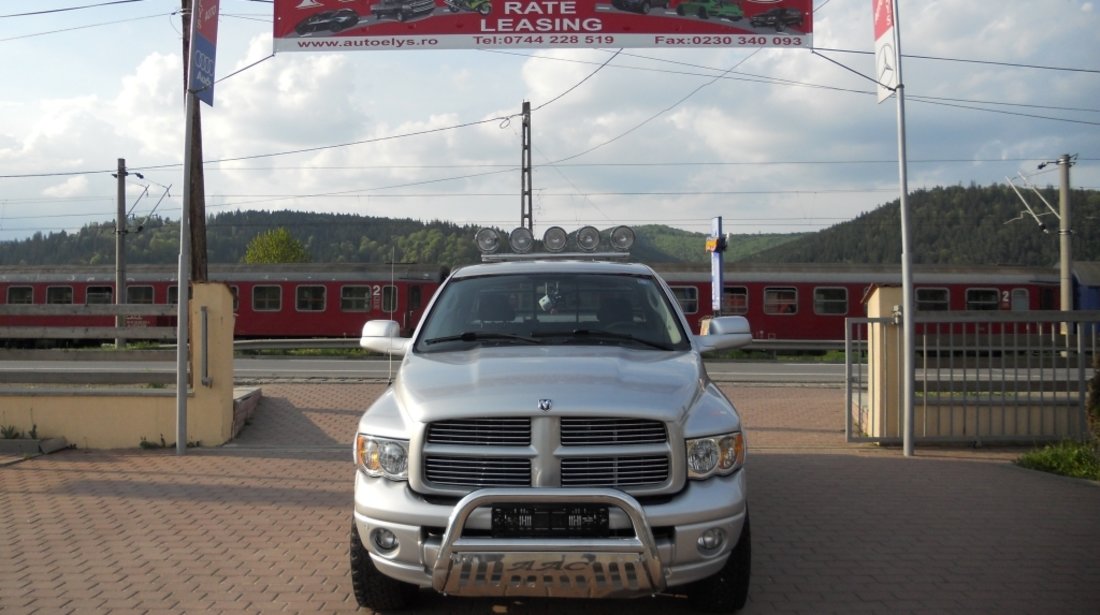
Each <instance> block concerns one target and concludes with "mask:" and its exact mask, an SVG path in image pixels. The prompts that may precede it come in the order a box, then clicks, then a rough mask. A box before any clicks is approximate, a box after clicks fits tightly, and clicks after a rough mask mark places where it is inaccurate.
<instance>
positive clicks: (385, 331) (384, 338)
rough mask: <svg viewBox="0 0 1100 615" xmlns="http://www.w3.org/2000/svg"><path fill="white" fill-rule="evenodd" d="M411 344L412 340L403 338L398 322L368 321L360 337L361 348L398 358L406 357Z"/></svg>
mask: <svg viewBox="0 0 1100 615" xmlns="http://www.w3.org/2000/svg"><path fill="white" fill-rule="evenodd" d="M411 343H412V340H411V339H409V338H407V337H401V325H399V324H397V321H396V320H368V321H367V323H366V324H365V325H363V333H362V335H361V336H360V337H359V346H360V347H362V348H366V349H367V350H373V351H375V352H381V353H383V354H391V355H394V356H397V357H403V356H405V353H406V352H407V351H408V350H409V345H410V344H411Z"/></svg>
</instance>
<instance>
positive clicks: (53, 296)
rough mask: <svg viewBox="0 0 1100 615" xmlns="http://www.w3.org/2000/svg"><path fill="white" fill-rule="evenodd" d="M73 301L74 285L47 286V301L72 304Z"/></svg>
mask: <svg viewBox="0 0 1100 615" xmlns="http://www.w3.org/2000/svg"><path fill="white" fill-rule="evenodd" d="M72 302H73V287H72V286H49V287H47V288H46V303H52V304H65V305H71V304H72Z"/></svg>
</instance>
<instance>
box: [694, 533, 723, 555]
mask: <svg viewBox="0 0 1100 615" xmlns="http://www.w3.org/2000/svg"><path fill="white" fill-rule="evenodd" d="M698 543H699V550H700V551H715V550H717V549H720V548H722V545H724V544H725V543H726V532H725V531H723V530H722V528H719V527H713V528H711V529H709V530H707V531H705V532H703V533H702V534H700V535H699V541H698Z"/></svg>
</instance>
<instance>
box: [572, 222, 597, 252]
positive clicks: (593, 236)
mask: <svg viewBox="0 0 1100 615" xmlns="http://www.w3.org/2000/svg"><path fill="white" fill-rule="evenodd" d="M577 247H578V248H580V249H581V250H584V251H585V252H595V251H596V248H598V247H600V231H598V230H596V227H594V226H582V227H581V229H580V230H579V231H577Z"/></svg>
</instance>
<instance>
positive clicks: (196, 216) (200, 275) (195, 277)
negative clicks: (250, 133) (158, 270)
mask: <svg viewBox="0 0 1100 615" xmlns="http://www.w3.org/2000/svg"><path fill="white" fill-rule="evenodd" d="M181 1H182V6H181V8H182V11H180V15H181V17H182V20H183V91H184V93H186V92H187V87H188V84H187V68H188V66H187V65H188V62H189V61H190V57H191V5H192V3H193V2H194V1H195V0H181ZM185 108H186V109H187V111H186V112H187V113H188V114H190V116H191V117H189V118H187V119H186V120H185V122H189V125H190V132H191V134H190V135H189V136H190V137H191V151H192V155H191V168H190V169H189V170H188V171H189V173H190V178H191V179H190V182H191V185H190V186H189V188H190V189H191V208H190V210H189V212H187V215H188V216H189V217H190V219H189V220H188V224H189V226H190V229H191V230H190V243H191V249H190V252H191V257H190V258H191V280H192V281H195V282H205V281H206V280H207V266H206V263H207V257H206V196H205V192H206V189H205V185H206V184H205V180H204V178H203V173H202V121H201V118H202V116H201V115H200V113H199V105H191V106H189V107H187V106H186V105H185ZM187 188H188V187H185V189H187ZM184 283H186V281H184V280H180V284H184Z"/></svg>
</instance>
